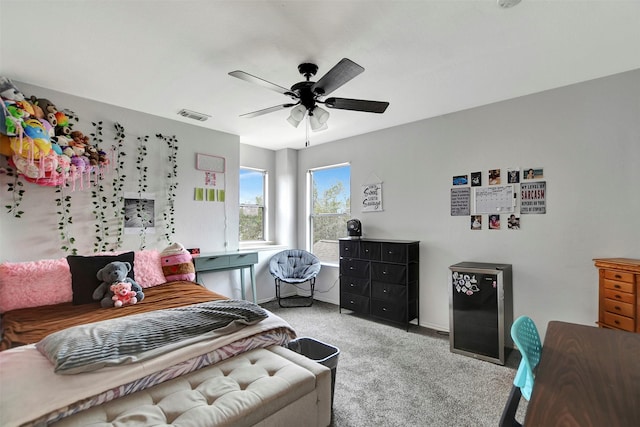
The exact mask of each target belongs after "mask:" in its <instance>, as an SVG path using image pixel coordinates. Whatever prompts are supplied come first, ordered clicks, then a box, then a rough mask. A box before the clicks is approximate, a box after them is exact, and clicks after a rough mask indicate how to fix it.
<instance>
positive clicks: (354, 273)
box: [340, 259, 369, 279]
mask: <svg viewBox="0 0 640 427" xmlns="http://www.w3.org/2000/svg"><path fill="white" fill-rule="evenodd" d="M340 275H342V276H350V277H362V278H365V279H368V278H369V261H362V260H358V259H342V260H340Z"/></svg>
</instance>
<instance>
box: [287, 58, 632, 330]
mask: <svg viewBox="0 0 640 427" xmlns="http://www.w3.org/2000/svg"><path fill="white" fill-rule="evenodd" d="M425 102H428V100H426V101H425ZM390 108H393V104H392V105H391V107H390ZM335 114H352V115H353V119H354V120H357V117H358V114H360V113H353V112H347V111H345V112H340V113H338V112H336V113H335ZM345 161H349V162H351V200H352V216H353V217H356V218H359V219H360V220H361V221H362V224H363V232H364V236H365V237H376V238H391V239H416V240H420V241H421V245H420V262H421V264H420V323H421V324H422V325H425V326H429V327H434V328H437V329H442V330H448V328H449V324H448V323H449V317H448V309H449V307H448V286H447V278H448V274H449V269H448V267H449V266H450V265H452V264H455V263H458V262H460V261H480V262H500V263H510V264H512V265H513V273H514V274H513V281H514V315H515V316H516V317H517V316H519V315H522V314H527V315H530V316H531V317H532V318H533V319H534V321H536V323H537V324H538V326H539V328H540V329H541V334H543V335H544V332H545V331H546V324H547V322H548V321H550V320H566V321H571V322H576V323H583V324H589V325H593V324H594V322H595V321H596V320H597V317H598V312H597V291H598V275H597V271H596V269H595V268H594V266H593V262H592V259H593V258H596V257H630V258H640V245H639V244H640V226H638V224H637V221H638V219H639V218H640V197H639V195H640V190H639V189H638V184H640V166H639V165H640V70H636V71H633V72H628V73H623V74H619V75H616V76H611V77H608V78H602V79H598V80H594V81H590V82H586V83H582V84H576V85H572V86H568V87H564V88H560V89H557V90H552V91H547V92H544V93H539V94H534V95H530V96H525V97H521V98H518V99H513V100H509V101H505V102H500V103H496V104H492V105H488V106H484V107H480V108H475V109H471V110H467V111H462V112H458V113H454V114H449V115H446V116H442V117H438V118H434V119H430V120H424V121H420V122H416V123H412V124H409V125H405V126H400V127H396V128H391V129H386V130H383V131H379V132H374V133H370V134H366V135H360V136H357V137H353V138H348V139H345V140H341V141H337V142H333V143H329V144H321V145H318V146H313V140H312V141H311V147H310V148H308V149H305V150H301V151H300V152H299V163H298V182H299V183H301V182H304V179H305V173H306V171H307V170H309V169H310V168H315V167H319V166H325V165H330V164H336V163H341V162H345ZM532 166H536V167H542V168H544V179H545V180H546V182H547V213H546V214H545V215H522V216H521V229H520V230H519V231H514V230H508V229H507V227H506V224H504V225H503V229H501V230H488V228H487V225H486V220H487V218H486V215H485V218H484V221H485V224H484V226H483V227H484V229H483V230H481V231H471V230H470V229H469V217H452V216H450V200H449V197H450V189H451V187H452V184H451V182H452V177H453V176H455V175H462V174H469V173H470V172H475V171H482V172H483V184H484V185H486V183H487V171H488V170H489V169H495V168H500V169H502V170H503V171H504V170H505V169H506V168H508V167H520V168H528V167H532ZM372 177H379V178H380V179H381V180H382V181H383V207H384V211H383V212H376V213H372V212H368V213H362V212H361V211H360V209H359V206H358V204H359V201H360V196H359V190H360V188H361V185H363V184H366V183H370V181H371V179H372ZM303 202H304V199H303V198H300V200H299V201H298V214H299V215H304V203H303ZM503 219H504V217H503ZM303 235H304V222H303V221H300V220H299V223H298V236H299V239H300V236H303ZM323 274H324V275H323V276H321V277H320V279H319V281H318V284H317V288H318V289H320V290H323V289H329V288H331V290H330V291H329V292H327V293H326V294H324V296H323V297H321V298H322V299H324V300H327V301H331V302H333V303H336V304H337V303H338V301H339V289H338V288H339V287H338V286H333V285H334V283H335V280H336V278H337V277H338V272H337V268H334V269H331V268H328V267H324V268H323ZM332 286H333V287H332Z"/></svg>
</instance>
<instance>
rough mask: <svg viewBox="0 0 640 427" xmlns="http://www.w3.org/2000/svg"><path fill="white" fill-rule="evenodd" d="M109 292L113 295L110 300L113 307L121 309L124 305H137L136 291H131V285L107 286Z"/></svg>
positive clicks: (124, 283)
mask: <svg viewBox="0 0 640 427" xmlns="http://www.w3.org/2000/svg"><path fill="white" fill-rule="evenodd" d="M109 290H110V291H111V292H112V293H113V296H112V297H111V299H112V300H113V306H114V307H122V306H124V305H131V304H137V303H138V298H136V291H132V290H131V283H129V282H117V283H114V284H112V285H111V286H109Z"/></svg>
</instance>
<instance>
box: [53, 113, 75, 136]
mask: <svg viewBox="0 0 640 427" xmlns="http://www.w3.org/2000/svg"><path fill="white" fill-rule="evenodd" d="M56 123H57V124H56V125H55V129H56V135H69V134H70V133H71V128H70V127H69V117H67V115H66V114H65V113H63V112H62V111H58V112H56Z"/></svg>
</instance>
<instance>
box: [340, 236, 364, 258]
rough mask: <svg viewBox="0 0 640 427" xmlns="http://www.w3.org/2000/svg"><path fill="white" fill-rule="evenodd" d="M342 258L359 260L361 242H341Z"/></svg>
mask: <svg viewBox="0 0 640 427" xmlns="http://www.w3.org/2000/svg"><path fill="white" fill-rule="evenodd" d="M340 256H341V257H343V258H359V257H360V240H340Z"/></svg>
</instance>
